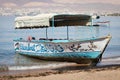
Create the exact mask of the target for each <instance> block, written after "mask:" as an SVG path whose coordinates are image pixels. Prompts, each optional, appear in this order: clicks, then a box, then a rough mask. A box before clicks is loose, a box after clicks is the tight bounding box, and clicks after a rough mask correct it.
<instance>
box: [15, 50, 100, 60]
mask: <svg viewBox="0 0 120 80" xmlns="http://www.w3.org/2000/svg"><path fill="white" fill-rule="evenodd" d="M17 53H20V54H23V55H28V56H33V57H42V58H46V59H47V58H53V59H54V58H60V59H62V58H64V59H65V58H67V59H74V58H76V59H80V58H84V59H96V58H98V57H99V56H100V54H101V52H100V51H93V52H92V51H91V52H70V53H31V52H17Z"/></svg>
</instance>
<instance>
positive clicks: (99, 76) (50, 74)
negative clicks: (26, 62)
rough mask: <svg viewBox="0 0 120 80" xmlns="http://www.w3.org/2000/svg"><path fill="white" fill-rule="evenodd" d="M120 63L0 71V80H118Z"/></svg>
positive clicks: (119, 77)
mask: <svg viewBox="0 0 120 80" xmlns="http://www.w3.org/2000/svg"><path fill="white" fill-rule="evenodd" d="M119 74H120V65H107V66H97V67H88V66H86V65H80V64H69V65H66V66H60V67H57V68H50V69H32V70H13V71H12V70H11V71H2V72H0V80H119V79H120V76H119Z"/></svg>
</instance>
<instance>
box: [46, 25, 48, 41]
mask: <svg viewBox="0 0 120 80" xmlns="http://www.w3.org/2000/svg"><path fill="white" fill-rule="evenodd" d="M46 39H48V30H47V27H46Z"/></svg>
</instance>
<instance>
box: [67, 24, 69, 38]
mask: <svg viewBox="0 0 120 80" xmlns="http://www.w3.org/2000/svg"><path fill="white" fill-rule="evenodd" d="M67 40H69V28H68V26H67Z"/></svg>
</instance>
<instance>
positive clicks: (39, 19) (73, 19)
mask: <svg viewBox="0 0 120 80" xmlns="http://www.w3.org/2000/svg"><path fill="white" fill-rule="evenodd" d="M91 19H92V17H91V16H90V15H83V14H39V15H36V16H23V17H16V18H15V28H16V29H27V28H30V29H31V28H46V27H53V26H54V27H61V26H88V25H91Z"/></svg>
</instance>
